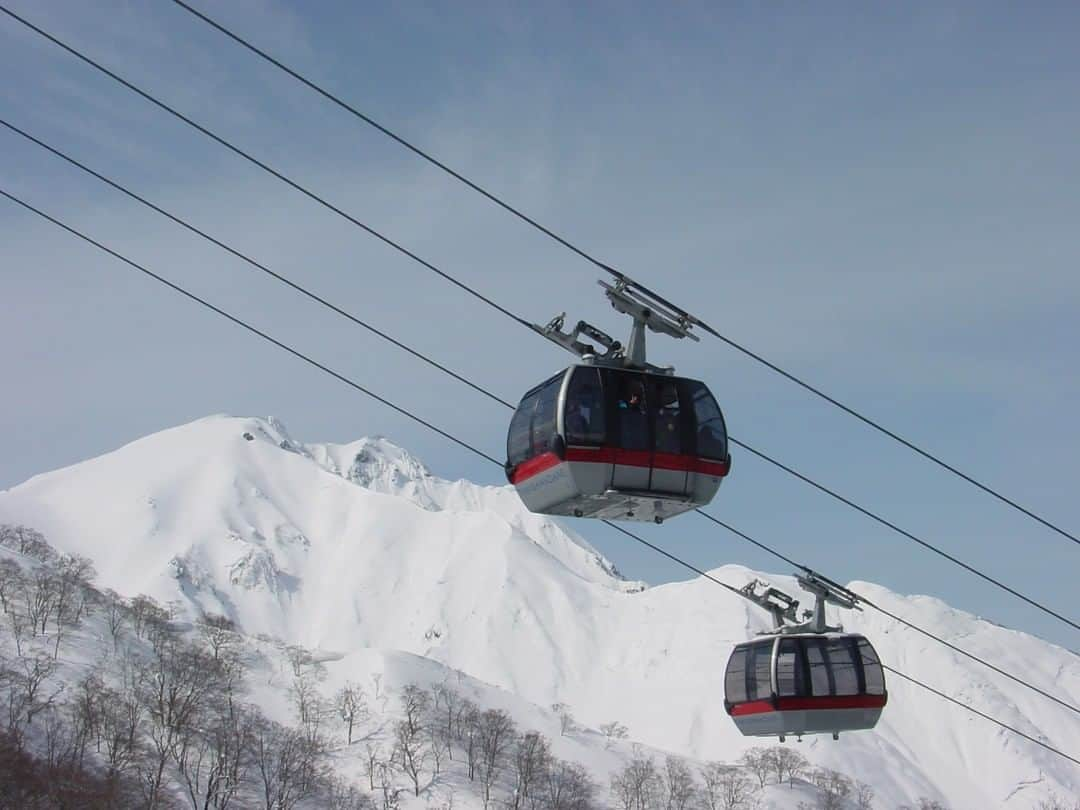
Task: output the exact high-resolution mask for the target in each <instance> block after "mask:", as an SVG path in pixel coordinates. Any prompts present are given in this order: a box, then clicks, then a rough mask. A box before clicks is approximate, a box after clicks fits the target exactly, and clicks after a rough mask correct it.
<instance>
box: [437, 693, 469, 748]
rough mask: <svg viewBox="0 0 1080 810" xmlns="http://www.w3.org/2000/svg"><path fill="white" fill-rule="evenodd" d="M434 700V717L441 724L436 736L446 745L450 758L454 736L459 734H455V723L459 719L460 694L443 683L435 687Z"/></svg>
mask: <svg viewBox="0 0 1080 810" xmlns="http://www.w3.org/2000/svg"><path fill="white" fill-rule="evenodd" d="M435 693H436V696H437V697H436V700H435V709H436V712H435V714H436V717H435V719H436V720H437V721H438V722H439V723H440V725H441V726H442V729H443V730H442V733H440V734H439V735H438V738H439V739H440V740H442V741H443V742H444V744H445V745H446V755H447V756H448V757H450V759H451V760H453V758H454V747H453V741H454V738H455V737H457V736H459V735H458V734H457V724H458V723H459V722H460V720H461V706H462V698H461V695H460V694H458V693H457V692H455V691H454V690H453V689H451V688H450V687H449V686H446V685H445V684H439V685H438V686H436V687H435Z"/></svg>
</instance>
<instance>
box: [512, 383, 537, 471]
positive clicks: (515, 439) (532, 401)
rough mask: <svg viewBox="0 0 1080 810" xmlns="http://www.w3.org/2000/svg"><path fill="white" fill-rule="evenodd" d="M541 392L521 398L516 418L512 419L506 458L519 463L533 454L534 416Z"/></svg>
mask: <svg viewBox="0 0 1080 810" xmlns="http://www.w3.org/2000/svg"><path fill="white" fill-rule="evenodd" d="M539 394H540V392H539V391H534V392H533V393H531V394H529V395H528V396H526V397H525V398H524V399H522V400H521V404H520V405H518V408H517V410H516V411H515V412H514V418H513V419H511V420H510V433H509V435H508V436H507V438H506V460H507V461H508V462H509V463H510V464H511V465H517V464H520V463H521V462H523V461H525V460H526V459H528V458H529V457H530V456H531V455H532V436H531V434H532V417H533V411H535V410H536V400H537V398H538V397H539Z"/></svg>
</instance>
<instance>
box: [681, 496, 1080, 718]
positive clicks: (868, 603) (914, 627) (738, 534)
mask: <svg viewBox="0 0 1080 810" xmlns="http://www.w3.org/2000/svg"><path fill="white" fill-rule="evenodd" d="M694 511H695V512H697V513H698V514H699V515H701V516H702V517H703V518H705V519H706V520H709V521H711V522H713V523H715V524H716V525H717V526H720V527H722V528H724V529H726V530H727V531H729V532H731V533H732V534H734V535H735V536H736V537H739V538H740V539H742V540H745V541H746V542H748V543H751V544H753V545H755V546H757V547H758V548H759V549H761V550H762V551H764V552H765V553H767V554H771V555H772V556H773V557H776V558H777V559H779V560H783V561H784V562H786V563H787V564H788V565H790V566H792V567H793V568H797V569H799V570H801V571H803V572H805V573H807V574H816V573H820V572H818V571H816V570H815V569H813V568H811V567H809V566H807V565H804V564H802V563H799V562H796V561H795V560H793V559H791V558H790V557H788V556H786V555H784V554H781V553H780V552H779V551H777V550H776V549H774V548H771V547H770V546H767V545H765V544H764V543H762V542H760V541H759V540H755V539H754V538H753V537H751V536H750V535H748V534H746V532H743V531H740V530H739V529H737V528H735V527H734V526H732V525H731V524H730V523H725V522H724V521H723V520H720V518H718V517H716V516H715V515H711V514H709V513H708V512H706V511H705V510H704V509H695V510H694ZM847 590H848V591H850V592H851V593H852V594H854V595H855V596H856V597H857V598H858V601H859V603H860V604H864V605H866V606H867V607H870V608H872V609H874V610H876V611H877V612H878V613H881V614H882V615H884V616H888V617H889V618H890V619H892V620H893V621H895V622H897V623H899V624H902V625H904V626H905V627H907V628H908V629H910V630H914V631H915V632H916V633H919V634H921V635H923V636H925V637H926V638H928V639H931V640H932V641H936V642H937V643H938V644H941V645H942V646H945V647H948V648H949V649H950V650H952V651H953V652H956V653H959V654H960V655H962V656H964V657H965V658H968V659H970V660H972V661H975V662H976V663H978V664H982V665H983V666H984V667H986V668H987V669H989V670H992V671H994V672H996V673H997V674H998V675H1001V676H1003V677H1005V678H1008V679H1009V680H1010V681H1013V682H1014V683H1018V684H1020V685H1021V686H1024V687H1026V688H1028V689H1030V690H1031V691H1032V692H1037V693H1038V694H1040V695H1042V696H1043V697H1044V698H1047V699H1048V700H1052V701H1053V702H1054V703H1057V704H1058V705H1059V706H1062V707H1064V708H1066V709H1068V710H1069V711H1071V712H1074V713H1076V714H1080V707H1077V706H1074V705H1073V704H1072V703H1069V702H1068V701H1067V700H1064V699H1062V698H1059V697H1058V696H1057V695H1054V694H1052V693H1050V692H1047V691H1046V690H1045V689H1041V688H1040V687H1038V686H1036V685H1035V684H1033V683H1031V682H1030V681H1025V680H1024V679H1023V678H1020V677H1018V676H1016V675H1013V674H1012V673H1011V672H1009V671H1008V670H1004V669H1002V668H1001V667H999V666H997V665H996V664H992V663H990V662H989V661H987V660H986V659H985V658H982V657H980V656H978V655H975V653H972V652H969V651H968V650H965V649H964V648H963V647H958V646H957V645H955V644H953V643H952V642H951V641H949V640H948V639H945V638H942V637H941V636H939V635H937V634H936V633H931V632H930V631H929V630H926V629H924V628H922V627H919V625H917V624H915V623H914V622H910V621H908V620H907V619H905V618H904V617H902V616H898V615H897V614H895V613H893V612H892V611H891V610H888V609H886V608H883V607H882V606H881V605H879V604H877V603H876V602H874V601H873V600H871V599H868V598H867V597H865V596H863V595H862V594H861V593H859V592H858V591H855V590H853V589H851V588H848V589H847Z"/></svg>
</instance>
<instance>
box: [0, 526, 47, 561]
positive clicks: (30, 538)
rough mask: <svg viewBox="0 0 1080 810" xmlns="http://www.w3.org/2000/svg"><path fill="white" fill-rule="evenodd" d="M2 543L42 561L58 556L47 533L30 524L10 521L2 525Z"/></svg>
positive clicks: (0, 534)
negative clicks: (11, 522)
mask: <svg viewBox="0 0 1080 810" xmlns="http://www.w3.org/2000/svg"><path fill="white" fill-rule="evenodd" d="M0 545H3V546H7V547H8V548H10V549H12V550H13V551H17V552H18V553H19V554H24V555H26V556H27V557H31V558H33V559H35V560H39V561H41V562H51V561H52V560H53V559H54V558H55V556H56V552H55V551H54V550H53V547H52V546H50V545H49V544H48V542H47V541H46V540H45V535H43V534H42V533H41V532H39V531H37V530H36V529H31V528H29V527H28V526H20V525H13V524H10V523H9V524H4V525H2V526H0Z"/></svg>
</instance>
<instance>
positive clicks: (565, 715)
mask: <svg viewBox="0 0 1080 810" xmlns="http://www.w3.org/2000/svg"><path fill="white" fill-rule="evenodd" d="M551 711H553V712H554V713H555V716H556V717H558V718H559V733H560V734H561V735H562V736H563V737H565V736H566V735H567V734H569V733H570V732H571V731H573V730H574V729H575V728H576V727H577V726H576V725H575V724H574V716H573V715H572V714H571V713H570V707H569V706H567V705H566V704H565V703H552V704H551Z"/></svg>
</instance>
